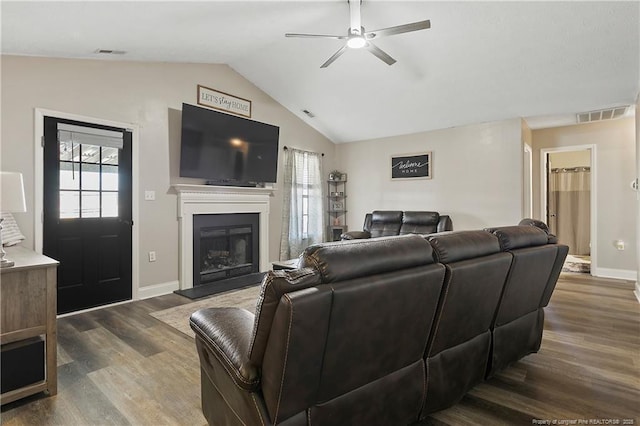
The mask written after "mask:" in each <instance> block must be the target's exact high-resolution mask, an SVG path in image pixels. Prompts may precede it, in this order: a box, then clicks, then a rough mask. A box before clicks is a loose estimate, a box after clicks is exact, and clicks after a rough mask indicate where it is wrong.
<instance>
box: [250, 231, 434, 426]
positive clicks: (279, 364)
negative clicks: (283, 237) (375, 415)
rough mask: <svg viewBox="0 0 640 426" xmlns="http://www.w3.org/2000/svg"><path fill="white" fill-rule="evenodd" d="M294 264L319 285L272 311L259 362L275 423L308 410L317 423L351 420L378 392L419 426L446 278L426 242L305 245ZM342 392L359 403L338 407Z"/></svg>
mask: <svg viewBox="0 0 640 426" xmlns="http://www.w3.org/2000/svg"><path fill="white" fill-rule="evenodd" d="M301 266H303V267H311V268H313V269H314V270H315V271H316V272H317V274H318V276H320V278H321V280H322V282H323V284H321V285H316V286H313V287H308V288H305V289H303V290H300V291H295V292H290V293H286V294H285V295H283V296H282V297H281V299H280V301H279V303H278V306H277V308H276V312H275V315H274V319H273V324H272V330H271V334H270V336H269V338H268V342H267V345H266V351H265V354H264V361H263V364H262V371H263V376H262V391H263V395H264V397H265V401H266V405H267V409H268V411H269V413H270V415H271V417H272V421H273V422H274V423H275V422H276V421H278V419H280V420H283V419H285V418H287V417H289V416H292V415H295V414H297V413H299V412H300V411H302V410H304V409H305V408H306V407H309V406H313V407H315V408H314V409H313V412H314V413H315V414H314V416H318V417H317V419H320V418H333V419H334V420H336V422H335V423H334V424H344V423H341V421H345V422H347V423H349V422H351V421H353V419H354V418H355V417H353V416H352V415H353V413H354V412H356V411H357V410H360V409H361V407H366V406H367V404H373V403H374V401H376V400H378V399H379V396H380V395H385V398H384V401H385V404H389V405H388V406H386V407H385V410H386V411H388V412H395V413H398V412H404V413H406V412H407V411H406V409H405V410H401V409H399V408H398V407H397V405H402V406H403V407H406V406H407V400H408V399H409V400H410V401H411V402H410V403H409V405H410V406H413V407H414V411H413V414H412V415H410V418H403V419H395V420H399V421H400V423H404V424H406V423H410V422H412V421H416V420H417V417H418V414H419V411H420V407H421V404H422V398H423V396H424V395H423V389H424V380H425V372H424V363H423V361H422V355H423V353H424V350H425V347H426V344H427V341H428V339H429V334H430V331H431V326H432V322H433V318H434V315H435V309H436V306H437V303H438V298H439V294H440V291H441V288H442V281H443V278H444V266H442V265H440V264H438V263H435V262H434V260H433V253H432V249H431V246H430V245H429V244H428V242H427V241H426V240H424V238H422V237H419V236H417V235H407V236H396V237H388V238H379V239H374V240H359V241H346V242H339V243H324V244H319V245H316V246H312V247H309V248H307V250H305V252H304V254H303V256H302V258H301ZM375 383H378V384H379V388H378V387H376V386H378V385H376V384H375ZM371 386H373V387H374V388H375V389H373V391H372V388H371ZM408 389H410V391H408ZM352 392H354V393H353V394H352ZM347 394H349V395H354V394H359V395H360V397H359V398H357V399H358V404H355V405H353V404H347V405H348V406H347V407H346V408H345V405H344V404H343V402H344V399H343V398H345V395H347ZM398 395H402V398H397V396H398ZM370 398H371V399H370ZM394 398H395V399H394ZM360 418H361V419H362V417H360ZM349 419H351V420H349Z"/></svg>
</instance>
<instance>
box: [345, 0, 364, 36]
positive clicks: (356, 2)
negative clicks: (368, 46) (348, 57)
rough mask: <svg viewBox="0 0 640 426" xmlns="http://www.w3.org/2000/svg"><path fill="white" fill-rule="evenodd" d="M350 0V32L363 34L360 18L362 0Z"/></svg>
mask: <svg viewBox="0 0 640 426" xmlns="http://www.w3.org/2000/svg"><path fill="white" fill-rule="evenodd" d="M348 1H349V24H350V27H349V34H358V35H360V34H362V29H361V28H362V19H361V18H360V3H361V1H362V0H348Z"/></svg>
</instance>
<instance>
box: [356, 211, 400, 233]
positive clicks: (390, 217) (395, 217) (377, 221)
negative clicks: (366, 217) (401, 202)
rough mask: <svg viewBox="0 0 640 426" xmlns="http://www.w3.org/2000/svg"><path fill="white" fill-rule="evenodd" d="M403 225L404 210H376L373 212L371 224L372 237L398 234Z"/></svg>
mask: <svg viewBox="0 0 640 426" xmlns="http://www.w3.org/2000/svg"><path fill="white" fill-rule="evenodd" d="M401 225H402V211H399V210H397V211H396V210H375V211H373V212H372V213H371V225H370V228H369V229H365V231H369V232H370V233H371V236H372V237H374V238H375V237H388V236H390V235H398V233H399V232H400V226H401Z"/></svg>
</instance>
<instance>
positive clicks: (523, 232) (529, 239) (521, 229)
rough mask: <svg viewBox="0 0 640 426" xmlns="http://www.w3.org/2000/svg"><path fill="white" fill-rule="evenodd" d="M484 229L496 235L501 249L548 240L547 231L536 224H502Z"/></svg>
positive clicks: (517, 247)
mask: <svg viewBox="0 0 640 426" xmlns="http://www.w3.org/2000/svg"><path fill="white" fill-rule="evenodd" d="M486 231H488V232H491V233H492V234H493V235H495V236H496V237H498V240H499V241H500V247H501V248H502V250H516V249H519V248H524V247H534V246H542V245H545V244H547V243H548V242H549V238H548V236H547V233H546V232H544V231H543V230H542V229H540V228H538V227H536V226H521V225H516V226H502V227H499V228H487V229H486Z"/></svg>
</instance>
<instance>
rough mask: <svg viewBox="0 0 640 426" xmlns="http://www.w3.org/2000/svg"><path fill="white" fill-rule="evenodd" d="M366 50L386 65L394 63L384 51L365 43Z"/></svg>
mask: <svg viewBox="0 0 640 426" xmlns="http://www.w3.org/2000/svg"><path fill="white" fill-rule="evenodd" d="M367 50H368V51H369V52H371V53H373V54H374V55H375V56H376V57H378V58H379V59H381V60H382V61H384V62H385V63H386V64H387V65H393V64H395V63H396V60H395V59H393V58H392V57H391V56H389V55H387V54H386V53H385V51H384V50H382V49H380V48H378V47H376V46H375V45H374V44H373V43H371V42H369V43H367Z"/></svg>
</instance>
